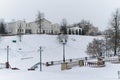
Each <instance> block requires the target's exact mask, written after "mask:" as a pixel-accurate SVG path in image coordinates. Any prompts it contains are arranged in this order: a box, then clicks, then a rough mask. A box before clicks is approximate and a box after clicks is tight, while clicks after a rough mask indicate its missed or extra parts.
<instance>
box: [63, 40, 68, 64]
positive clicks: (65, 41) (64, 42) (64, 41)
mask: <svg viewBox="0 0 120 80" xmlns="http://www.w3.org/2000/svg"><path fill="white" fill-rule="evenodd" d="M66 43H67V40H66V39H65V38H63V39H62V44H63V62H65V44H66Z"/></svg>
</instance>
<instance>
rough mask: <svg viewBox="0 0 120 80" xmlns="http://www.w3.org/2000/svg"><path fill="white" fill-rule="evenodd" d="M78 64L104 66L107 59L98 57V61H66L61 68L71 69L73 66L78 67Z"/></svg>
mask: <svg viewBox="0 0 120 80" xmlns="http://www.w3.org/2000/svg"><path fill="white" fill-rule="evenodd" d="M76 66H80V67H82V66H89V67H104V66H105V61H103V60H100V59H98V61H91V62H87V61H85V60H79V61H75V62H70V63H67V62H65V63H62V64H61V70H67V69H71V68H72V67H76Z"/></svg>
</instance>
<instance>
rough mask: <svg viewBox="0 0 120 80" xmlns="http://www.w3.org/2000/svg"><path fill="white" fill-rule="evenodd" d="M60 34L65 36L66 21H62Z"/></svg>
mask: <svg viewBox="0 0 120 80" xmlns="http://www.w3.org/2000/svg"><path fill="white" fill-rule="evenodd" d="M60 32H61V33H62V34H67V20H66V19H62V23H61V28H60Z"/></svg>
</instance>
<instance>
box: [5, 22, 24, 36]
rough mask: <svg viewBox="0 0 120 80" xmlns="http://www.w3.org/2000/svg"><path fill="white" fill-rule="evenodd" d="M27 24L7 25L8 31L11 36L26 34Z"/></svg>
mask: <svg viewBox="0 0 120 80" xmlns="http://www.w3.org/2000/svg"><path fill="white" fill-rule="evenodd" d="M25 27H26V22H25V21H21V20H19V21H14V22H10V23H8V24H7V31H8V33H9V34H18V33H23V34H24V33H25Z"/></svg>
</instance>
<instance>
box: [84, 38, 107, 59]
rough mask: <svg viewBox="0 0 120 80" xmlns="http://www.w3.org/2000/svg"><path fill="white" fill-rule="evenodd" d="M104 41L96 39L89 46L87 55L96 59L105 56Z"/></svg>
mask: <svg viewBox="0 0 120 80" xmlns="http://www.w3.org/2000/svg"><path fill="white" fill-rule="evenodd" d="M104 51H105V50H104V47H103V40H98V39H94V40H93V41H92V42H91V43H89V44H88V46H87V51H86V52H87V54H88V55H90V56H94V57H100V56H103V55H104Z"/></svg>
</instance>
